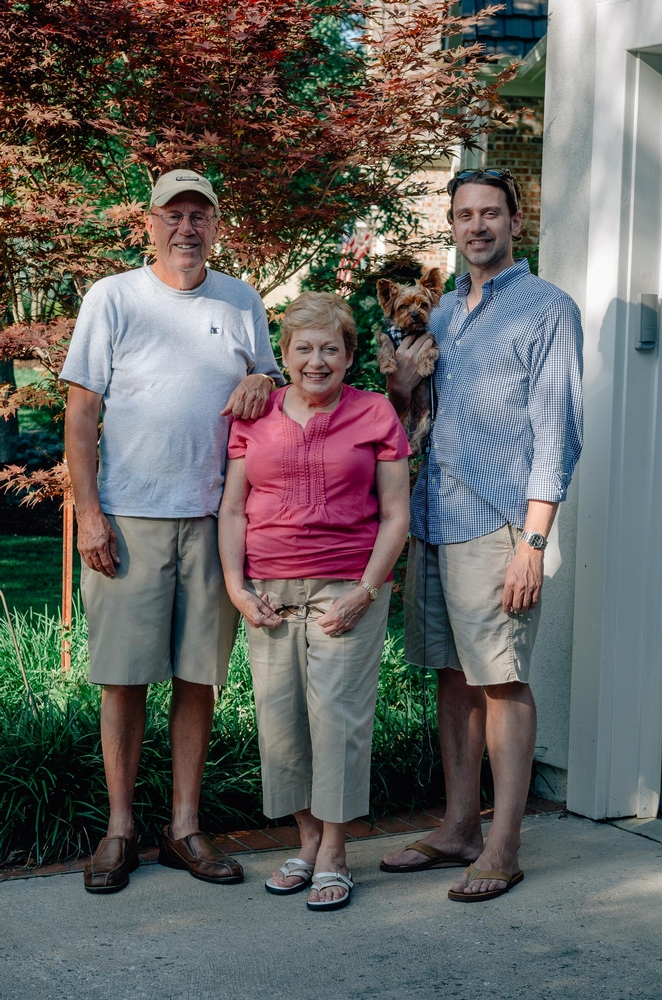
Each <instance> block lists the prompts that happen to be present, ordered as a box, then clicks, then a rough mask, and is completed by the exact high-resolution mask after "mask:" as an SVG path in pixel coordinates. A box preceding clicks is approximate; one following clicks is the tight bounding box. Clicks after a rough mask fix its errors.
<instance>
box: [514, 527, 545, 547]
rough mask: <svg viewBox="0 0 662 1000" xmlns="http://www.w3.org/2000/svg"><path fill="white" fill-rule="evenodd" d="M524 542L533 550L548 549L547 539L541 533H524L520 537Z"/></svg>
mask: <svg viewBox="0 0 662 1000" xmlns="http://www.w3.org/2000/svg"><path fill="white" fill-rule="evenodd" d="M520 538H521V539H522V541H523V542H526V544H527V545H530V546H531V548H532V549H546V548H547V539H546V538H545V536H544V535H541V534H540V532H539V531H523V532H522V534H521V535H520Z"/></svg>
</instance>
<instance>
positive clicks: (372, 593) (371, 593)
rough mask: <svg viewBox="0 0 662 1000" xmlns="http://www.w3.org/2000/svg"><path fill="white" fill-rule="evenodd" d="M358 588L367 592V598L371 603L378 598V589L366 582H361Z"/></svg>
mask: <svg viewBox="0 0 662 1000" xmlns="http://www.w3.org/2000/svg"><path fill="white" fill-rule="evenodd" d="M359 587H363V589H364V590H367V591H368V597H369V598H370V600H371V601H376V600H377V598H378V597H379V587H373V585H372V584H371V583H368V581H367V580H361V582H360V584H359Z"/></svg>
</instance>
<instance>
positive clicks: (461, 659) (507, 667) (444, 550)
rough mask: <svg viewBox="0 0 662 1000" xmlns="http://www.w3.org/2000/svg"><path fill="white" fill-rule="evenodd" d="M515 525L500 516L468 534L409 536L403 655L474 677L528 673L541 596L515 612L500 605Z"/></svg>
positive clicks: (487, 680)
mask: <svg viewBox="0 0 662 1000" xmlns="http://www.w3.org/2000/svg"><path fill="white" fill-rule="evenodd" d="M520 535H521V531H520V530H519V528H513V527H511V525H509V524H505V525H504V526H503V527H502V528H499V529H498V530H497V531H493V532H491V533H490V534H489V535H482V536H481V537H480V538H473V539H471V541H468V542H457V543H455V544H452V545H427V544H426V543H424V542H422V541H421V540H420V539H418V538H413V537H412V538H411V539H410V542H409V559H408V562H407V581H406V584H405V659H406V660H407V661H408V662H409V663H413V664H415V665H417V666H419V667H427V668H428V669H430V670H443V669H445V668H446V667H450V668H451V669H453V670H462V671H463V672H464V675H465V677H466V680H467V684H471V685H487V684H504V683H508V682H509V681H521V682H522V683H524V684H527V683H528V680H529V668H530V665H531V654H532V652H533V646H534V643H535V641H536V633H537V631H538V622H539V620H540V601H538V604H537V605H536V607H535V608H533V609H532V610H529V611H526V612H523V613H522V614H520V615H516V614H514V613H511V614H508V615H506V614H504V612H503V609H502V607H501V600H502V596H503V588H504V584H505V581H506V571H507V569H508V565H509V563H510V561H511V559H512V558H513V556H514V555H515V552H516V551H517V545H518V543H519V536H520Z"/></svg>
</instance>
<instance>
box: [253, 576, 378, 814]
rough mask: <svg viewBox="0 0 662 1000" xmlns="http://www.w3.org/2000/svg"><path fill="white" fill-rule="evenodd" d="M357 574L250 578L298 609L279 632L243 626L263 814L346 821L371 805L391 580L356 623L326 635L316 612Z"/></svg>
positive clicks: (277, 601)
mask: <svg viewBox="0 0 662 1000" xmlns="http://www.w3.org/2000/svg"><path fill="white" fill-rule="evenodd" d="M357 583H358V581H357V580H247V581H246V587H247V588H248V589H250V590H253V591H254V592H256V593H258V594H263V593H264V592H265V591H266V592H267V593H268V594H269V597H270V598H271V600H272V601H273V602H274V604H275V605H276V607H280V606H282V605H285V606H286V607H295V608H296V609H297V611H296V612H295V615H293V616H291V617H288V618H286V619H285V620H284V621H283V624H282V625H279V626H278V628H276V629H267V628H253V627H252V626H250V625H249V624H248V623H246V634H247V636H248V647H249V651H250V660H251V673H252V675H253V690H254V692H255V707H256V710H257V728H258V735H259V742H260V758H261V761H262V793H263V806H262V808H263V810H264V812H265V814H266V815H267V816H269V817H274V818H275V817H278V816H288V815H289V814H290V813H293V812H299V811H300V810H302V809H311V811H312V813H313V816H316V817H317V819H320V820H324V821H326V822H327V823H347V822H349V821H350V820H352V819H355V818H356V817H357V816H365V814H366V813H367V812H368V810H369V808H370V750H371V745H372V727H373V722H374V718H375V703H376V700H377V682H378V680H379V664H380V661H381V656H382V649H383V646H384V637H385V635H386V620H387V618H388V605H389V596H390V593H391V584H390V583H385V584H383V585H382V587H380V590H379V596H378V597H377V600H376V601H375V602H374V603H373V604H371V605H370V606H369V607H368V609H367V611H366V612H365V614H364V615H363V616H362V617H361V618H360V619H359V621H358V622H357V623H356V625H355V626H354V628H353V629H350V631H349V632H345V633H343V635H340V636H332V635H326V634H325V633H324V631H323V630H322V628H321V626H320V625H318V624H317V621H316V617H319V612H326V611H328V610H329V608H330V607H331V605H332V604H333V602H334V601H336V600H337V599H338V598H339V597H341V596H342V595H343V594H346V593H347V592H348V591H350V590H353V589H354V588H355V587H356V585H357Z"/></svg>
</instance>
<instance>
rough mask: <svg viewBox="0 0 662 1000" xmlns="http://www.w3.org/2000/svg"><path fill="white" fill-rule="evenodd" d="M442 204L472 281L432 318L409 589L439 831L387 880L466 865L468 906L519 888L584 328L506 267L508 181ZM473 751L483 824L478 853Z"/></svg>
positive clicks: (512, 225)
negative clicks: (536, 679) (540, 670)
mask: <svg viewBox="0 0 662 1000" xmlns="http://www.w3.org/2000/svg"><path fill="white" fill-rule="evenodd" d="M448 192H449V194H450V198H451V205H450V210H449V221H450V222H451V226H452V231H453V236H454V239H455V242H456V244H457V247H458V249H459V250H460V253H461V254H462V255H463V256H464V258H465V259H466V261H467V263H468V274H463V275H461V276H460V277H459V278H458V280H457V290H456V291H455V292H452V293H450V294H449V295H446V296H444V298H443V299H442V301H441V304H440V306H439V308H438V309H436V310H435V312H434V313H433V315H432V317H431V321H430V328H431V331H432V333H433V334H434V336H435V339H436V342H437V345H438V347H439V361H438V363H437V366H436V369H435V373H434V375H433V386H434V396H435V400H436V406H437V408H436V419H435V422H434V426H433V431H432V436H431V441H432V448H431V449H430V454H429V460H428V462H427V466H426V468H425V469H424V470H423V472H422V474H421V475H420V476H419V478H418V481H417V483H416V487H415V490H414V494H413V497H412V523H411V532H412V539H411V543H410V552H409V563H408V567H407V586H406V594H405V639H406V641H405V656H406V658H407V659H408V660H409V661H410V662H411V663H415V664H418V665H419V666H422V667H428V668H431V669H434V670H436V671H437V672H438V673H437V676H438V718H439V735H440V740H441V747H442V757H443V766H444V775H445V782H446V796H447V808H446V816H445V818H444V822H443V824H442V825H441V826H440V827H439V828H438V829H436V830H434V831H433V832H431V833H430V834H428V835H427V836H426V837H425V838H424V839H423V840H420V841H417V842H416V843H414V844H412V845H410V847H408V848H406V849H405V850H403V851H397V852H395V853H394V854H391V855H389V856H387V857H386V858H384V860H383V862H382V869H383V870H385V871H390V872H412V871H420V870H422V869H426V868H447V867H448V868H450V867H454V866H461V865H462V866H463V865H466V864H467V863H469V862H471V864H470V865H469V867H468V868H467V870H466V872H465V873H464V875H463V876H462V877H461V878H460V879H459V880H458V881H457V882H455V884H454V885H453V887H452V889H451V891H450V893H449V896H450V898H451V899H453V900H457V901H461V902H477V901H482V900H488V899H493V898H494V897H496V896H499V895H501V894H502V893H504V892H507V891H508V890H509V889H511V888H512V887H513V886H515V885H517V883H518V882H520V881H521V880H522V878H523V874H522V872H521V870H520V867H519V862H518V857H517V852H518V848H519V846H520V827H521V822H522V816H523V814H524V808H525V805H526V798H527V792H528V788H529V782H530V778H531V764H532V761H533V750H534V744H535V737H536V710H535V704H534V701H533V697H532V695H531V690H530V688H529V684H528V681H529V665H530V660H531V653H532V650H533V644H534V641H535V637H536V631H537V628H538V620H539V616H540V603H539V599H540V591H541V588H542V584H543V559H544V550H545V546H546V545H547V537H548V535H549V531H550V528H551V527H552V523H553V521H554V517H555V514H556V510H557V508H558V505H559V503H560V502H561V501H563V500H565V497H566V491H567V488H568V484H569V482H570V477H571V475H572V472H573V469H574V466H575V463H576V462H577V459H578V457H579V453H580V450H581V435H582V429H581V407H582V402H581V370H582V361H581V349H582V348H581V345H582V330H581V324H580V317H579V311H578V309H577V306H576V305H575V303H574V302H573V301H572V299H570V298H569V297H568V296H567V295H566V294H565V293H564V292H562V291H561V290H560V289H558V288H556V287H555V286H554V285H551V284H549V282H547V281H542V280H541V279H539V278H536V277H534V276H533V275H531V273H530V271H529V265H528V263H527V261H526V260H518V261H515V260H514V259H513V240H514V239H517V237H518V235H519V232H520V228H521V225H522V213H521V211H520V191H519V186H518V184H517V182H516V180H515V178H514V177H512V175H511V174H510V173H509V172H508V171H499V170H483V171H481V170H478V171H474V170H465V171H462V172H460V173H459V174H457V175H456V176H455V177H454V178H453V180H452V181H451V182H450V184H449V186H448ZM428 344H429V340H426V341H425V342H424V343H423V344H412V343H411V340H408V339H405V341H403V344H402V345H401V347H400V348H399V349H398V351H397V355H396V357H397V360H398V371H397V374H395V375H394V376H393V377H392V378H391V379H390V380H389V394H390V396H391V400H392V402H393V403H394V404H395V406H396V408H398V409H399V410H400V411H404V410H406V408H407V406H408V403H409V399H410V396H411V391H412V388H413V387H414V386H415V385H416V384H417V382H418V381H419V376H418V375H417V372H416V367H415V362H416V357H417V356H418V353H419V351H420V349H422V348H423V347H425V346H427V345H428ZM486 742H487V748H488V751H489V755H490V763H491V765H492V775H493V777H494V821H493V823H492V826H491V829H490V833H489V836H488V838H487V842H486V843H485V844H483V838H482V835H481V827H480V801H479V780H480V764H481V759H482V756H483V751H484V749H485V744H486Z"/></svg>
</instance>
